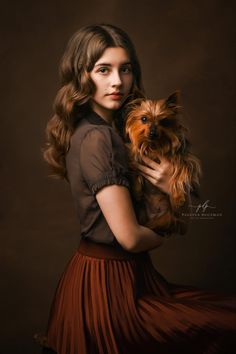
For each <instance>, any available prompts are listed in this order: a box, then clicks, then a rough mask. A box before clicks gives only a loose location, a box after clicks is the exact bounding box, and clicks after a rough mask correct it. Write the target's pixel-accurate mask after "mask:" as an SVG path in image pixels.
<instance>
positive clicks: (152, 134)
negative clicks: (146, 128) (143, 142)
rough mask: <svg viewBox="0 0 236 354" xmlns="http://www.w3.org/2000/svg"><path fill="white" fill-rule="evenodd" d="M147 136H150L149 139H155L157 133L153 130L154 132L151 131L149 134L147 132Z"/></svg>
mask: <svg viewBox="0 0 236 354" xmlns="http://www.w3.org/2000/svg"><path fill="white" fill-rule="evenodd" d="M149 136H150V138H155V137H157V131H156V129H155V130H154V129H151V130H150V132H149Z"/></svg>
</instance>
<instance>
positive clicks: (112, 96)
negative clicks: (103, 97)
mask: <svg viewBox="0 0 236 354" xmlns="http://www.w3.org/2000/svg"><path fill="white" fill-rule="evenodd" d="M109 96H110V97H111V98H112V99H113V100H120V99H121V98H122V97H123V95H122V94H118V95H117V94H111V95H109Z"/></svg>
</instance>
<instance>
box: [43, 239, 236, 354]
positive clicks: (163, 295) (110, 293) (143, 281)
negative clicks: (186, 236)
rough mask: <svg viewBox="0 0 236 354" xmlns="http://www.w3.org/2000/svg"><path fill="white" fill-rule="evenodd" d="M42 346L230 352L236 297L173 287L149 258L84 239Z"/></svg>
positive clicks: (75, 350) (117, 352) (119, 352)
mask: <svg viewBox="0 0 236 354" xmlns="http://www.w3.org/2000/svg"><path fill="white" fill-rule="evenodd" d="M44 345H45V350H46V351H47V353H49V352H50V353H54V352H56V353H57V354H133V353H135V354H144V353H145V354H159V353H160V354H164V353H165V354H167V353H168V354H175V353H181V354H185V353H186V354H213V353H214V354H215V353H222V354H223V353H225V354H226V353H227V354H233V353H236V297H235V296H233V295H229V294H227V295H226V294H223V293H219V292H209V291H206V290H203V289H199V288H195V287H190V286H183V285H177V284H173V283H169V282H168V281H166V280H165V279H164V278H163V276H162V275H161V274H160V273H159V272H158V271H157V270H156V269H155V268H154V266H153V264H152V261H151V258H150V255H149V253H148V252H142V253H138V254H134V253H130V252H127V251H125V250H123V249H122V248H114V247H111V246H108V245H105V244H98V243H94V242H91V241H90V242H89V241H86V240H83V239H82V240H81V242H80V245H79V248H78V250H77V251H76V253H75V254H74V255H73V256H72V258H71V259H70V261H69V263H68V265H67V267H66V269H65V271H64V273H63V275H62V277H61V279H60V281H59V284H58V286H57V289H56V292H55V296H54V299H53V303H52V306H51V311H50V316H49V321H48V328H47V331H46V335H45V338H44ZM46 347H48V348H51V349H46ZM46 351H45V353H46Z"/></svg>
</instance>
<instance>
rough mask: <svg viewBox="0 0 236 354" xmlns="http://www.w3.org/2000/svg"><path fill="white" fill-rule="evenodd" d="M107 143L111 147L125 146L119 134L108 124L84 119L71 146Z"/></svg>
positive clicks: (76, 130)
mask: <svg viewBox="0 0 236 354" xmlns="http://www.w3.org/2000/svg"><path fill="white" fill-rule="evenodd" d="M103 142H105V143H106V144H107V145H110V146H111V147H112V146H114V147H116V146H120V145H123V144H124V142H123V140H122V138H121V136H120V135H119V133H118V132H117V131H116V130H115V128H114V127H112V126H111V125H110V124H107V123H106V122H104V123H102V122H99V121H93V122H91V121H89V120H88V119H86V118H83V119H82V120H81V121H80V123H79V124H78V125H77V127H76V129H75V131H74V133H73V135H72V137H71V145H76V146H77V145H81V144H82V143H83V144H91V145H93V146H94V145H96V143H97V144H99V143H103Z"/></svg>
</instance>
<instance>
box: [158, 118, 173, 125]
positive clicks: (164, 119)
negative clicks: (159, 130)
mask: <svg viewBox="0 0 236 354" xmlns="http://www.w3.org/2000/svg"><path fill="white" fill-rule="evenodd" d="M172 123H173V120H172V119H168V118H163V119H162V120H161V121H160V125H161V126H162V127H169V126H171V125H172Z"/></svg>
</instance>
